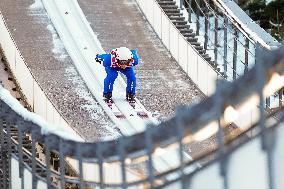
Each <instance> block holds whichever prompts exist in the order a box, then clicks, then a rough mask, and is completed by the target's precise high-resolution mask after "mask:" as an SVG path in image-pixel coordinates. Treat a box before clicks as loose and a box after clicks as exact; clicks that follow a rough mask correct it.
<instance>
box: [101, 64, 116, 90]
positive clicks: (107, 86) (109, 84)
mask: <svg viewBox="0 0 284 189" xmlns="http://www.w3.org/2000/svg"><path fill="white" fill-rule="evenodd" d="M105 71H106V73H107V76H106V78H105V80H104V93H110V92H112V90H113V84H114V81H115V79H116V78H117V75H118V73H117V70H115V69H113V68H111V67H105Z"/></svg>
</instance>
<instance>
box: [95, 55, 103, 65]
mask: <svg viewBox="0 0 284 189" xmlns="http://www.w3.org/2000/svg"><path fill="white" fill-rule="evenodd" d="M95 60H96V62H98V63H100V64H101V63H102V59H101V58H99V54H97V55H96V58H95Z"/></svg>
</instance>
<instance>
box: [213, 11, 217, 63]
mask: <svg viewBox="0 0 284 189" xmlns="http://www.w3.org/2000/svg"><path fill="white" fill-rule="evenodd" d="M214 18H215V26H214V28H215V29H214V34H215V36H214V56H215V57H214V60H215V63H216V64H217V62H218V61H217V58H218V49H217V48H218V15H217V16H214Z"/></svg>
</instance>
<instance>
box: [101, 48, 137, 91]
mask: <svg viewBox="0 0 284 189" xmlns="http://www.w3.org/2000/svg"><path fill="white" fill-rule="evenodd" d="M131 52H132V54H133V59H134V62H133V64H132V65H131V66H130V67H127V68H125V69H122V68H120V67H118V66H117V65H116V64H113V63H112V61H111V54H110V53H108V54H100V55H98V58H99V59H101V60H102V62H103V66H104V67H105V71H106V73H107V76H106V78H105V80H104V93H111V92H112V90H113V84H114V81H115V79H116V78H117V76H118V71H120V72H121V73H123V74H124V75H125V76H126V79H127V87H126V94H128V93H133V94H135V91H136V76H135V73H134V68H133V66H136V65H137V64H138V55H137V52H136V50H131Z"/></svg>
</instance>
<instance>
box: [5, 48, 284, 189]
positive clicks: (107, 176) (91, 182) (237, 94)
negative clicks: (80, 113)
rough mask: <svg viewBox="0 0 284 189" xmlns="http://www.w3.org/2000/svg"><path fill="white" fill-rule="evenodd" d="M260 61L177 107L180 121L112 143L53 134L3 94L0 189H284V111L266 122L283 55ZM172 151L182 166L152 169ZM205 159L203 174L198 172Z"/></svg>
mask: <svg viewBox="0 0 284 189" xmlns="http://www.w3.org/2000/svg"><path fill="white" fill-rule="evenodd" d="M262 54H264V56H263V57H262V59H260V60H259V63H258V64H257V65H258V66H257V67H254V68H252V69H251V70H249V71H248V74H246V75H245V76H242V77H240V78H239V79H237V80H236V81H234V82H233V83H226V82H222V81H219V82H217V87H218V90H217V92H216V93H215V94H213V95H212V96H210V97H209V98H207V99H205V100H204V101H202V102H200V103H199V104H197V105H194V106H193V107H190V108H189V107H183V108H180V109H179V110H178V111H177V113H176V116H174V117H173V118H171V119H169V120H168V121H166V122H163V123H161V124H160V125H158V126H151V125H149V126H148V128H147V130H146V131H145V132H143V133H139V134H136V135H133V136H127V137H121V138H119V139H117V140H113V141H103V142H97V143H85V142H76V141H73V140H71V139H69V140H68V138H66V137H65V138H62V137H60V136H62V133H61V135H58V134H56V131H55V132H53V134H51V133H48V132H47V131H46V130H45V128H44V127H43V126H41V125H40V124H36V123H34V122H33V120H30V119H28V118H27V117H25V116H24V117H23V115H22V114H20V113H19V108H15V107H16V106H14V105H13V104H11V103H8V102H9V98H11V97H9V95H3V94H4V93H3V91H4V89H2V88H1V90H0V97H1V101H0V140H1V141H0V144H1V145H0V147H1V148H0V149H1V153H0V154H1V164H0V170H1V171H0V174H1V187H2V188H8V187H9V186H10V187H11V188H52V187H55V188H68V187H69V188H166V187H176V188H189V185H190V188H283V187H284V183H283V179H279V178H280V177H281V175H283V174H284V170H283V169H284V168H283V166H282V165H283V158H281V157H283V154H284V150H283V147H282V145H281V144H283V142H284V141H282V140H283V138H284V137H283V136H284V128H283V127H282V126H283V124H284V122H283V118H284V115H283V110H281V109H278V111H277V112H276V113H274V114H271V115H267V113H266V112H265V111H264V99H265V97H266V96H269V95H271V93H274V92H275V91H277V90H279V89H280V88H283V86H284V48H281V49H277V50H275V51H273V52H272V53H266V52H265V51H263V52H262ZM8 104H9V105H8ZM256 106H257V107H259V111H258V113H257V115H256V116H255V117H256V119H255V120H254V122H253V127H251V123H249V124H247V125H246V124H243V127H242V128H238V129H236V132H234V135H233V134H225V132H224V130H225V129H226V128H227V127H228V126H230V124H231V123H232V122H234V121H237V120H239V119H240V120H241V119H242V117H241V116H240V115H242V114H243V113H245V112H249V110H250V109H251V108H254V107H256ZM211 136H216V138H217V142H215V143H214V144H213V145H212V146H211V148H210V149H208V148H205V149H200V152H199V153H198V154H197V155H196V157H195V160H194V161H192V160H189V159H188V158H185V157H184V153H183V151H184V150H186V149H187V148H188V145H190V144H191V143H192V142H198V141H202V140H205V139H207V138H209V137H211ZM26 138H28V139H29V140H28V141H30V142H26V141H27V140H26ZM27 143H29V144H27ZM174 149H176V151H177V153H178V154H179V158H180V159H179V162H180V163H179V164H178V165H176V167H171V168H170V169H168V170H165V171H163V172H157V171H156V170H154V168H153V159H154V158H157V157H160V156H164V157H169V158H170V156H167V155H166V154H167V152H169V151H173V150H174ZM40 151H42V153H43V155H40ZM204 159H207V160H206V161H205V162H206V163H205V164H204V166H203V167H202V168H200V167H198V166H196V162H199V161H201V160H204ZM208 159H213V161H212V160H208ZM70 164H71V168H70ZM69 168H70V169H71V170H73V173H72V174H69V173H68V171H67V169H69ZM66 172H67V173H68V174H69V175H68V174H66ZM129 172H132V173H136V174H137V176H133V175H134V174H128V173H129ZM254 175H255V176H254ZM204 178H206V182H204ZM248 178H249V179H248ZM240 186H241V187H240Z"/></svg>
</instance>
